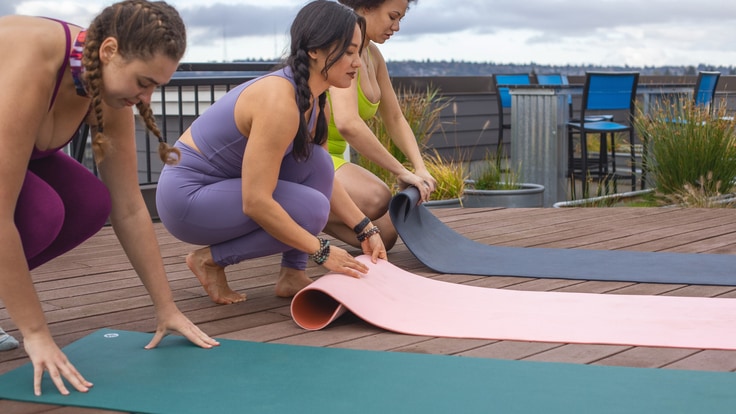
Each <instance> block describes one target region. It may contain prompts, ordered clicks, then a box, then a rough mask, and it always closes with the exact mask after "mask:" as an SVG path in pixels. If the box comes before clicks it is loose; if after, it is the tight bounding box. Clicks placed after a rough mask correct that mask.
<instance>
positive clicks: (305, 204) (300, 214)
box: [289, 191, 330, 234]
mask: <svg viewBox="0 0 736 414" xmlns="http://www.w3.org/2000/svg"><path fill="white" fill-rule="evenodd" d="M300 205H301V207H300V208H298V209H291V210H289V214H290V215H291V217H292V218H293V219H294V221H296V222H297V223H298V224H299V225H300V226H302V227H303V228H304V229H306V230H307V231H309V232H310V233H312V234H318V233H319V232H321V231H322V230H323V229H324V228H325V226H326V225H327V220H328V219H329V217H330V200H329V199H328V198H327V197H325V196H324V195H323V194H322V193H319V192H317V191H314V192H311V193H309V194H308V195H307V194H305V197H303V199H302V201H301V203H300Z"/></svg>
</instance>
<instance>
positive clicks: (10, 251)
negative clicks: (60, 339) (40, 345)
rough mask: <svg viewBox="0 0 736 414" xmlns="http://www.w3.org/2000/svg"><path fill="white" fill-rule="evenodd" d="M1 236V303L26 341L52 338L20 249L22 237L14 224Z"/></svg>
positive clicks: (3, 231) (9, 225)
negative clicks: (34, 336)
mask: <svg viewBox="0 0 736 414" xmlns="http://www.w3.org/2000/svg"><path fill="white" fill-rule="evenodd" d="M3 227H4V229H3V230H2V231H1V232H0V263H2V264H3V271H2V273H0V301H2V303H3V304H4V305H5V308H6V309H7V310H8V313H9V314H10V317H11V318H12V319H13V321H14V322H15V324H16V325H17V326H18V329H20V331H21V333H22V335H23V337H25V338H29V337H31V336H33V335H47V336H49V337H50V336H51V333H50V332H49V329H48V325H47V324H46V319H45V317H44V314H43V309H42V308H41V302H40V300H39V298H38V294H37V293H36V289H35V288H34V286H33V280H32V278H31V273H30V271H29V270H28V263H27V262H26V259H25V255H24V253H23V247H22V245H21V241H20V236H19V235H18V232H17V230H16V229H15V225H14V224H8V225H4V226H3Z"/></svg>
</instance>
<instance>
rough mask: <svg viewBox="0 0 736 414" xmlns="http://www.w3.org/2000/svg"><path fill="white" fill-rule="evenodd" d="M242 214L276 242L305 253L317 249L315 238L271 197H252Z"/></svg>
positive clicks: (317, 243)
mask: <svg viewBox="0 0 736 414" xmlns="http://www.w3.org/2000/svg"><path fill="white" fill-rule="evenodd" d="M244 213H245V214H246V215H247V216H248V217H250V218H252V219H253V220H254V221H255V222H256V223H258V225H259V226H260V227H261V228H263V230H265V231H266V232H267V233H268V234H270V235H271V236H272V237H273V238H275V239H276V240H278V241H280V242H282V243H284V244H286V245H288V246H291V247H293V248H295V249H297V250H300V251H302V252H305V253H309V254H311V253H314V252H315V251H317V249H319V247H320V246H319V240H318V239H317V236H315V235H314V234H312V233H311V232H309V231H307V230H306V229H305V228H303V227H302V226H300V225H299V223H297V222H296V221H294V219H292V218H291V216H290V215H289V213H288V212H287V211H286V210H285V209H284V207H283V206H282V205H281V204H279V203H278V202H277V201H276V200H274V199H273V198H271V197H265V196H263V197H254V198H252V199H251V201H249V202H248V203H247V204H246V207H245V208H244Z"/></svg>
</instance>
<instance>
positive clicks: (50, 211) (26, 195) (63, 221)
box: [15, 151, 111, 269]
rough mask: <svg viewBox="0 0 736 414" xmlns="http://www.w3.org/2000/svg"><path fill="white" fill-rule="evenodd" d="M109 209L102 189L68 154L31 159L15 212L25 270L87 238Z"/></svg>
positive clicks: (99, 182) (93, 232) (106, 194)
mask: <svg viewBox="0 0 736 414" xmlns="http://www.w3.org/2000/svg"><path fill="white" fill-rule="evenodd" d="M110 208H111V202H110V193H109V191H108V190H107V187H105V185H104V184H103V183H102V181H100V180H99V179H98V178H97V177H95V176H94V174H92V173H91V172H90V171H89V170H88V169H87V168H86V167H84V166H83V165H81V164H80V163H78V162H77V161H75V160H74V159H72V158H71V157H69V156H68V155H67V154H65V153H63V152H61V151H57V152H54V153H53V154H50V155H49V156H46V157H44V158H40V159H37V160H33V161H31V162H30V163H29V164H28V172H27V173H26V179H25V181H24V182H23V187H22V188H21V191H20V195H19V196H18V205H17V206H16V208H15V225H16V226H17V227H18V231H19V232H20V237H21V241H22V242H23V250H24V251H25V255H26V260H28V266H29V267H30V268H31V269H33V268H35V267H38V266H40V265H42V264H44V263H46V262H48V261H49V260H51V259H53V258H55V257H58V256H60V255H62V254H63V253H66V252H68V251H69V250H71V249H73V248H74V247H76V246H78V245H80V244H81V243H82V242H84V241H85V240H87V239H88V238H90V237H92V236H93V235H94V234H95V233H97V232H98V231H99V230H100V229H101V228H102V226H104V225H105V222H106V221H107V218H108V216H109V215H110Z"/></svg>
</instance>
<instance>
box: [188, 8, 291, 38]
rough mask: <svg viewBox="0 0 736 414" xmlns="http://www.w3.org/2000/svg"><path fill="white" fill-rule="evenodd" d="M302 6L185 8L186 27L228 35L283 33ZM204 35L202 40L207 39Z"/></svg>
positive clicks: (209, 33)
mask: <svg viewBox="0 0 736 414" xmlns="http://www.w3.org/2000/svg"><path fill="white" fill-rule="evenodd" d="M298 10H299V7H295V6H260V5H244V4H222V3H215V4H212V5H210V6H199V7H191V8H182V9H180V13H181V15H182V19H184V22H185V23H186V25H187V28H189V29H193V30H196V31H205V32H208V35H209V36H211V35H212V33H215V34H219V35H220V36H222V34H223V31H224V33H225V34H226V35H227V36H228V37H241V36H263V35H274V34H278V35H282V34H285V33H287V31H288V29H289V25H290V24H291V21H292V20H293V19H294V16H296V13H297V11H298ZM204 37H205V36H202V38H200V39H199V40H201V41H203V42H205V41H206V39H204Z"/></svg>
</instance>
